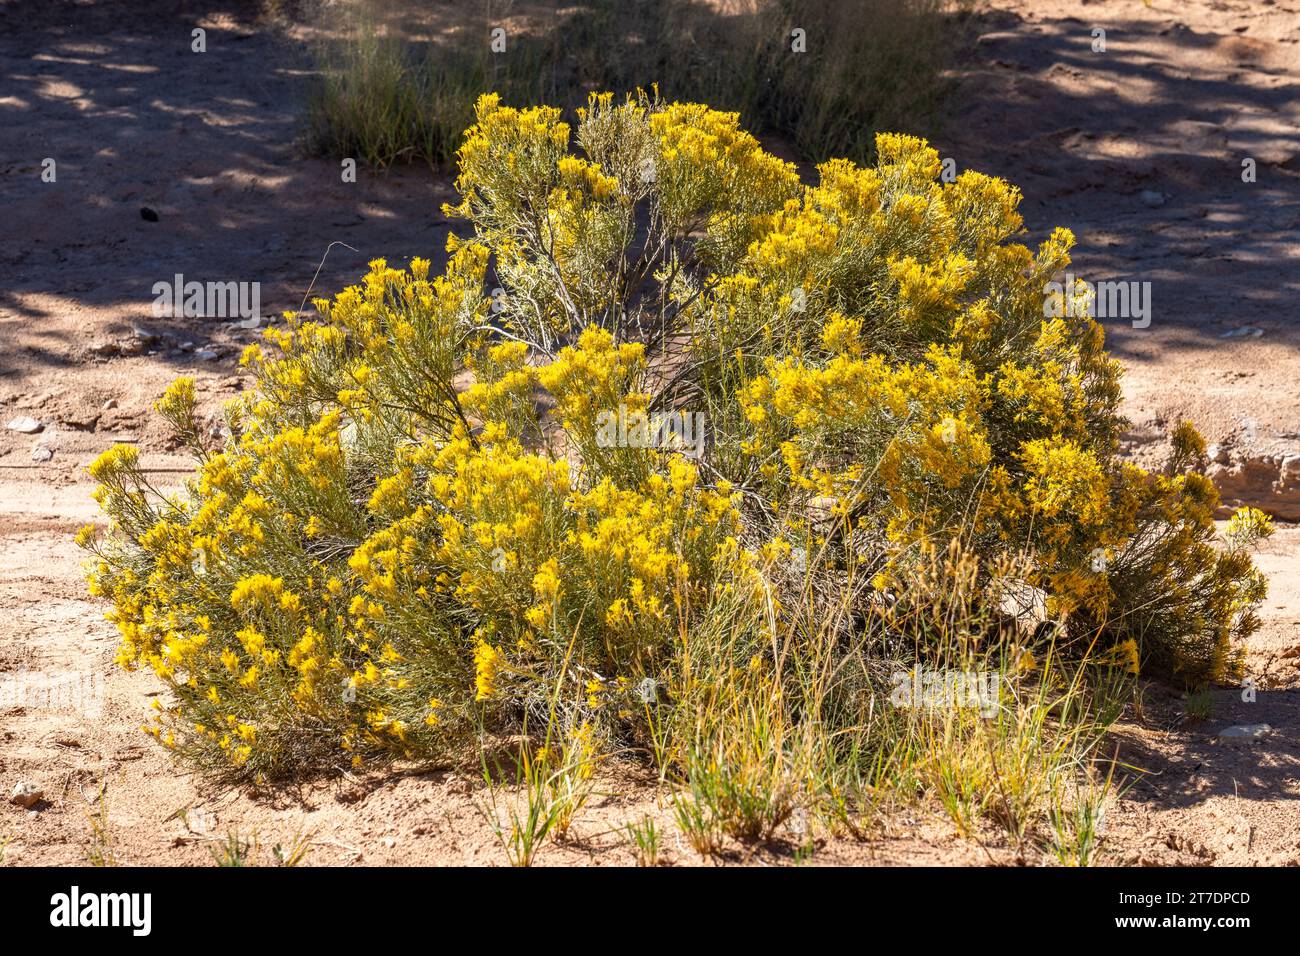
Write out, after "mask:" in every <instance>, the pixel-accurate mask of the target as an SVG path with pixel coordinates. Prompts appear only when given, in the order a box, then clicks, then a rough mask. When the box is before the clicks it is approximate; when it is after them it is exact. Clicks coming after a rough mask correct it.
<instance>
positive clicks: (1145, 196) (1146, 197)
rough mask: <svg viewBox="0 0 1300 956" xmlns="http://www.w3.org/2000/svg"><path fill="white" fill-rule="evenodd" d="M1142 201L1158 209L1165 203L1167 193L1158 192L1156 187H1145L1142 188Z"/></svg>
mask: <svg viewBox="0 0 1300 956" xmlns="http://www.w3.org/2000/svg"><path fill="white" fill-rule="evenodd" d="M1142 203H1143V205H1145V206H1150V207H1151V208H1152V209H1158V208H1160V207H1161V206H1163V205H1164V204H1165V194H1164V193H1158V192H1156V191H1155V190H1154V189H1144V190H1142Z"/></svg>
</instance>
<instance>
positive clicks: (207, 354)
mask: <svg viewBox="0 0 1300 956" xmlns="http://www.w3.org/2000/svg"><path fill="white" fill-rule="evenodd" d="M194 357H195V358H196V359H198V360H199V361H200V362H215V361H216V360H217V353H216V352H214V351H212V349H199V350H198V351H197V352H195V353H194Z"/></svg>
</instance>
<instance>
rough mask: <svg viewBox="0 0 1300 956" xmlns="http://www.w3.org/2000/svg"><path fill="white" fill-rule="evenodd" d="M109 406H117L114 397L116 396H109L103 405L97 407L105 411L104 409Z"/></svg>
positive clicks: (107, 408) (106, 409)
mask: <svg viewBox="0 0 1300 956" xmlns="http://www.w3.org/2000/svg"><path fill="white" fill-rule="evenodd" d="M110 408H117V399H116V398H110V399H109V400H108V401H106V402H105V403H104V404H103V405H101V406H100V407H99V410H100V411H101V412H106V411H108V410H109V409H110Z"/></svg>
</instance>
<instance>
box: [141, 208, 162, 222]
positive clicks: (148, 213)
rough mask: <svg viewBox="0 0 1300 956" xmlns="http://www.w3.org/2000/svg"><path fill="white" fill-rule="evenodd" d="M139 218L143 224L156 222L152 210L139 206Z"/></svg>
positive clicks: (156, 215)
mask: <svg viewBox="0 0 1300 956" xmlns="http://www.w3.org/2000/svg"><path fill="white" fill-rule="evenodd" d="M140 218H141V219H143V220H144V221H145V222H157V221H158V214H157V213H156V212H154V211H153V210H152V209H150V208H149V207H148V206H141V207H140Z"/></svg>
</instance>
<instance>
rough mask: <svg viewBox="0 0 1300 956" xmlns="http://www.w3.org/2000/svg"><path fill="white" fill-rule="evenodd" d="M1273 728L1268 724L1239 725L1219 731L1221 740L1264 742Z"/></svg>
mask: <svg viewBox="0 0 1300 956" xmlns="http://www.w3.org/2000/svg"><path fill="white" fill-rule="evenodd" d="M1272 731H1273V728H1272V727H1270V726H1269V725H1268V724H1237V725H1235V726H1233V727H1224V728H1223V729H1222V730H1220V731H1219V739H1220V740H1247V741H1255V740H1263V739H1264V738H1265V737H1267V736H1268V735H1269V734H1270V733H1272Z"/></svg>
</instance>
